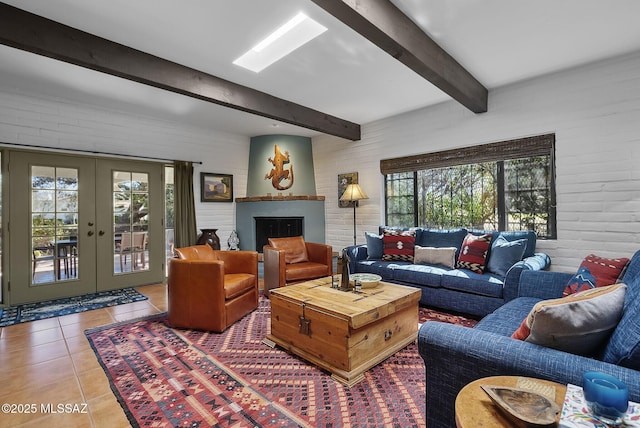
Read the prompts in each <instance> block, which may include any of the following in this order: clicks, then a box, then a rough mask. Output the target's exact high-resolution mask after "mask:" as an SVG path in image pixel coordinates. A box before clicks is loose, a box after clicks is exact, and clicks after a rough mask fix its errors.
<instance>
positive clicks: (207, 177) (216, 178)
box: [200, 172, 233, 202]
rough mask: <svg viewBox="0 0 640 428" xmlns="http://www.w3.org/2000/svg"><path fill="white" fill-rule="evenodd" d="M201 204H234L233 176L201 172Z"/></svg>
mask: <svg viewBox="0 0 640 428" xmlns="http://www.w3.org/2000/svg"><path fill="white" fill-rule="evenodd" d="M200 202H233V175H231V174H216V173H212V172H201V173H200Z"/></svg>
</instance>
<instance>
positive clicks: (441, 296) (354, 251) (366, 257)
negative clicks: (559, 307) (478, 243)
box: [345, 226, 551, 316]
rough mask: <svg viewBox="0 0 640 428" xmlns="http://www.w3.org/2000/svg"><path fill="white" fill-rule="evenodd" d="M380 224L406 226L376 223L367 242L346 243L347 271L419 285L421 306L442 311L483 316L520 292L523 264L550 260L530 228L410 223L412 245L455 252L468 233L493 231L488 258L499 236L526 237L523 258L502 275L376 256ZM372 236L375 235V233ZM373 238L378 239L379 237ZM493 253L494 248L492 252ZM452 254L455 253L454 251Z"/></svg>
mask: <svg viewBox="0 0 640 428" xmlns="http://www.w3.org/2000/svg"><path fill="white" fill-rule="evenodd" d="M385 229H394V230H399V231H406V230H409V229H407V228H390V227H388V226H380V227H379V235H374V234H366V236H367V244H366V245H356V246H350V247H347V248H346V249H345V252H346V255H347V257H348V258H349V270H350V272H351V273H375V274H378V275H380V276H382V279H383V281H388V282H393V283H396V284H402V285H409V286H413V287H420V288H421V290H422V297H421V299H420V303H421V304H422V305H425V306H430V307H435V308H440V309H444V310H447V311H453V312H461V313H465V314H470V315H475V316H484V315H487V314H489V313H491V312H493V311H494V310H495V309H497V308H499V307H500V306H502V305H503V304H504V303H505V302H508V301H510V300H512V299H515V298H516V297H518V296H519V289H518V284H519V278H520V274H521V273H522V272H523V271H525V270H543V269H547V268H548V267H549V265H550V263H551V260H550V258H549V256H547V255H546V254H544V253H536V252H535V248H536V234H535V233H534V232H527V231H525V232H496V231H478V230H473V231H468V230H467V229H454V230H435V229H426V228H412V230H413V231H414V233H415V245H419V246H422V247H455V248H457V250H458V252H459V251H460V247H461V245H462V242H463V240H464V238H465V236H466V235H467V233H469V232H470V233H473V234H474V235H482V234H493V238H492V244H491V249H490V250H489V253H488V257H487V264H489V263H490V261H491V257H492V252H495V251H493V248H495V243H496V242H497V241H498V237H499V236H502V237H503V238H504V239H505V240H507V241H510V242H511V241H516V240H523V239H524V240H526V247H525V251H524V254H523V256H522V259H521V260H519V261H518V262H517V263H515V264H513V266H511V267H510V268H508V270H506V275H503V274H498V273H494V272H491V271H485V272H484V273H482V274H479V273H475V272H472V271H470V270H467V269H455V268H448V267H445V266H442V265H433V264H416V263H413V262H407V261H384V260H382V259H381V254H382V248H381V247H380V248H377V247H379V245H382V244H381V242H382V241H381V234H382V232H383V230H385ZM376 237H377V238H376ZM377 240H380V243H378V241H377ZM496 254H497V252H496ZM456 257H457V255H456Z"/></svg>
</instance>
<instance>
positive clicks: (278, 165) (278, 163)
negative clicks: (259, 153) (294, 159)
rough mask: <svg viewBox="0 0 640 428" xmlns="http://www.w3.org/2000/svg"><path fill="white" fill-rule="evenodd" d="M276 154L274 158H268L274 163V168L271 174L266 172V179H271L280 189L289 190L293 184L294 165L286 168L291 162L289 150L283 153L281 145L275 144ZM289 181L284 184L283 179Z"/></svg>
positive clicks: (275, 186)
mask: <svg viewBox="0 0 640 428" xmlns="http://www.w3.org/2000/svg"><path fill="white" fill-rule="evenodd" d="M274 150H275V155H274V156H273V158H268V159H267V160H268V161H269V162H270V163H271V164H272V165H273V168H272V169H271V171H270V172H269V174H265V176H264V179H265V180H269V179H271V184H272V185H273V187H274V188H276V189H278V190H287V189H289V188H291V186H293V165H290V166H289V169H285V168H284V167H285V165H286V164H289V163H291V160H290V159H289V152H288V151H285V152H284V154H282V151H281V150H280V147H279V146H278V145H277V144H275V145H274ZM287 180H288V181H289V183H288V185H282V182H283V181H287Z"/></svg>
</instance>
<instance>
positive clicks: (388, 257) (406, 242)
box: [382, 230, 416, 262]
mask: <svg viewBox="0 0 640 428" xmlns="http://www.w3.org/2000/svg"><path fill="white" fill-rule="evenodd" d="M415 240H416V238H415V232H414V231H413V230H407V231H396V230H385V231H384V235H383V236H382V244H383V247H384V248H383V252H382V260H384V261H403V262H413V249H414V247H415Z"/></svg>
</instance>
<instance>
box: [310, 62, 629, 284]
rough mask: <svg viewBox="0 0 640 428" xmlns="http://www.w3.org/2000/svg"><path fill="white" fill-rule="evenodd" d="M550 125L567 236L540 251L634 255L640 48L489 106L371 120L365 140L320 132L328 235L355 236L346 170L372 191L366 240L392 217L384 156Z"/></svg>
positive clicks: (508, 91)
mask: <svg viewBox="0 0 640 428" xmlns="http://www.w3.org/2000/svg"><path fill="white" fill-rule="evenodd" d="M381 102H384V100H381ZM548 132H555V133H556V179H557V197H558V239H557V240H549V241H538V251H544V252H546V253H548V254H549V255H550V256H551V257H552V269H554V270H561V271H569V272H571V271H575V270H576V268H577V266H578V264H579V263H580V261H581V260H582V258H583V257H584V256H585V255H587V254H589V253H591V252H594V253H597V254H598V255H602V256H606V257H614V256H619V257H622V256H627V257H630V256H631V255H632V254H633V253H634V252H635V251H636V250H638V249H640V218H639V217H640V168H638V164H640V144H639V143H640V53H635V54H632V55H627V56H624V57H620V58H614V59H611V60H607V61H603V62H599V63H595V64H590V65H587V66H583V67H579V68H576V69H572V70H568V71H565V72H561V73H556V74H552V75H548V76H543V77H540V78H536V79H532V80H529V81H526V82H521V83H518V84H514V85H510V86H507V87H502V88H499V89H496V90H491V91H490V92H489V111H488V112H487V113H484V114H479V115H475V114H473V113H471V112H469V111H467V110H466V109H464V108H463V107H461V106H460V105H458V104H457V103H454V102H447V103H443V104H439V105H436V106H432V107H429V108H425V109H422V110H418V111H413V112H409V113H406V114H403V115H399V116H396V117H392V118H387V119H384V120H380V121H377V122H374V123H370V124H366V125H364V126H363V131H362V140H361V141H358V142H349V141H345V140H340V139H338V138H333V137H327V136H322V137H317V138H314V139H313V149H314V162H315V167H316V183H317V186H318V194H323V195H326V197H327V202H326V205H325V207H326V208H325V209H326V211H327V212H326V218H327V229H326V231H327V232H326V233H327V242H328V243H329V244H331V245H333V246H334V248H335V249H340V248H342V247H344V246H346V245H350V244H351V243H353V241H352V239H353V238H352V234H353V232H352V230H353V229H352V221H353V212H352V210H350V209H340V208H338V207H337V195H336V192H337V190H336V188H337V183H336V181H337V174H339V173H342V172H354V171H357V172H358V173H359V179H360V183H361V185H362V187H363V188H364V190H365V191H366V192H368V194H369V197H370V198H371V199H369V200H367V201H364V202H363V203H362V204H361V206H360V207H359V208H358V211H357V219H358V242H359V243H363V242H364V232H365V231H375V230H377V226H378V225H379V224H382V223H383V222H384V207H383V205H382V203H381V202H382V201H383V199H384V195H383V189H382V183H383V177H382V175H381V174H380V168H379V162H380V160H381V159H385V158H393V157H398V156H405V155H412V154H417V153H426V152H431V151H439V150H445V149H451V148H456V147H464V146H470V145H476V144H483V143H491V142H496V141H502V140H508V139H512V138H518V137H523V136H529V135H537V134H544V133H548Z"/></svg>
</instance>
